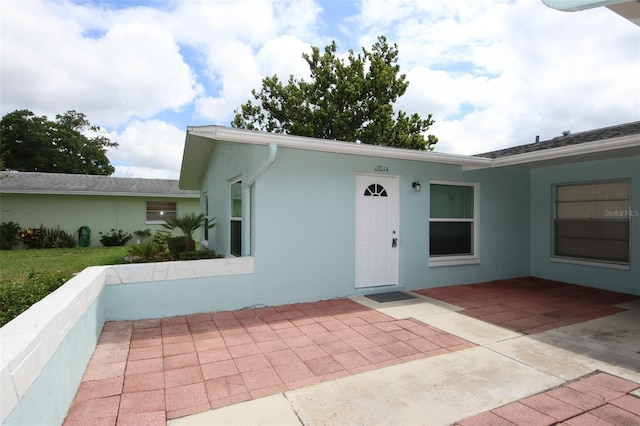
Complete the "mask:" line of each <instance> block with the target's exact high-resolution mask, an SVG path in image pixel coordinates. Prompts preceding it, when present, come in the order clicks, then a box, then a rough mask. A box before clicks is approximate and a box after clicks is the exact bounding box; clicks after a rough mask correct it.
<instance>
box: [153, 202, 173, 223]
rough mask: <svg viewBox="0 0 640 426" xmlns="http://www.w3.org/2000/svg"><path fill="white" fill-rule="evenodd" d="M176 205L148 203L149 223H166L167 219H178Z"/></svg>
mask: <svg viewBox="0 0 640 426" xmlns="http://www.w3.org/2000/svg"><path fill="white" fill-rule="evenodd" d="M176 216H177V210H176V203H171V202H160V201H147V222H148V223H149V222H150V223H164V221H165V220H166V219H167V218H170V217H176Z"/></svg>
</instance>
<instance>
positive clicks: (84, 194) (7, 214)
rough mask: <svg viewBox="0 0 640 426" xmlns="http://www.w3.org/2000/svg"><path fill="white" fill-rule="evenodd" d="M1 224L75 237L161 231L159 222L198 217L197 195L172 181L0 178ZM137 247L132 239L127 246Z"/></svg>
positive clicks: (95, 242)
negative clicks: (82, 231)
mask: <svg viewBox="0 0 640 426" xmlns="http://www.w3.org/2000/svg"><path fill="white" fill-rule="evenodd" d="M2 177H3V178H2V179H0V220H1V221H2V222H9V221H13V222H16V223H18V224H19V225H20V226H21V227H22V228H30V227H39V226H40V225H43V226H45V227H48V228H55V227H57V226H60V229H63V230H65V231H67V232H69V233H75V234H77V232H78V230H79V228H80V227H82V226H88V227H89V228H90V230H91V245H92V246H99V245H100V234H99V233H100V232H103V233H109V232H110V230H111V229H116V230H118V229H121V230H123V231H125V232H129V233H133V231H136V230H145V229H150V230H151V233H152V235H153V234H154V233H155V231H157V230H160V229H163V228H162V227H161V224H162V223H164V218H166V217H170V216H176V215H180V216H181V215H183V214H186V213H197V212H199V211H200V201H199V192H198V191H187V190H182V189H179V188H178V181H177V180H168V179H137V178H120V177H109V176H95V175H75V174H61V173H31V172H2ZM134 242H136V237H134V239H133V240H131V241H130V243H134Z"/></svg>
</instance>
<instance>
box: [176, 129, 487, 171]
mask: <svg viewBox="0 0 640 426" xmlns="http://www.w3.org/2000/svg"><path fill="white" fill-rule="evenodd" d="M187 133H188V134H190V135H193V136H200V137H203V138H208V139H213V140H220V141H226V142H237V143H247V144H253V145H269V144H270V143H276V144H277V145H278V147H282V148H292V149H303V150H309V151H319V152H330V153H333V154H349V155H362V156H368V157H380V158H390V159H391V158H392V159H398V160H413V161H422V162H429V163H444V164H453V165H460V166H470V167H478V168H487V167H491V164H492V160H491V159H490V158H484V157H474V156H469V155H460V154H444V153H438V152H433V151H416V150H411V149H400V148H392V147H387V146H378V145H368V144H357V143H353V142H342V141H332V140H325V139H317V138H309V137H303V136H293V135H283V134H277V133H265V132H257V131H251V130H243V129H230V128H227V127H221V126H198V127H189V128H188V129H187Z"/></svg>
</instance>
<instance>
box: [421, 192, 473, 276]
mask: <svg viewBox="0 0 640 426" xmlns="http://www.w3.org/2000/svg"><path fill="white" fill-rule="evenodd" d="M432 184H433V185H453V186H472V187H473V219H460V220H456V222H472V223H473V254H471V255H457V256H431V254H429V267H432V268H433V267H440V266H458V265H477V264H479V263H480V262H481V260H480V254H479V253H478V228H479V226H478V222H479V216H480V213H479V208H478V206H479V205H480V204H479V199H480V195H479V194H480V191H479V188H480V184H479V183H478V182H456V181H448V180H431V181H429V205H431V185H432ZM431 222H450V220H447V219H441V218H435V219H431V210H429V223H431ZM429 238H431V236H429Z"/></svg>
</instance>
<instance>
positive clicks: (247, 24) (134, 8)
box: [0, 0, 640, 178]
mask: <svg viewBox="0 0 640 426" xmlns="http://www.w3.org/2000/svg"><path fill="white" fill-rule="evenodd" d="M379 35H384V36H386V37H387V39H388V40H389V41H390V42H391V43H396V44H397V45H398V49H399V52H400V66H401V71H402V72H404V73H406V74H407V76H408V80H409V83H410V85H409V89H408V90H407V93H406V94H405V96H403V97H402V98H400V100H399V104H398V108H400V109H403V110H405V111H406V112H408V113H414V112H417V113H419V114H421V115H422V116H426V115H427V114H429V113H431V114H433V117H434V119H435V121H436V124H435V125H433V126H432V127H431V128H430V129H429V132H428V133H430V134H435V135H436V136H438V138H439V139H440V142H439V143H438V145H437V147H436V150H437V151H439V152H449V153H461V154H475V153H479V152H485V151H489V150H493V149H498V148H503V147H508V146H513V145H520V144H524V143H530V142H533V141H534V140H535V137H536V135H539V136H540V137H541V139H542V140H544V139H549V138H552V137H554V136H558V135H560V134H561V133H562V131H565V130H571V131H572V132H578V131H585V130H590V129H595V128H599V127H605V126H609V125H615V124H620V123H624V122H629V121H635V120H639V119H640V83H638V81H639V78H638V76H639V75H640V27H638V26H636V25H634V24H632V23H631V22H629V21H627V20H625V19H624V18H622V17H620V16H618V15H616V14H615V13H613V12H611V11H609V10H608V9H605V8H598V9H592V10H587V11H582V12H576V13H563V12H558V11H555V10H552V9H549V8H547V7H546V6H544V5H543V4H542V2H541V1H540V0H510V1H507V0H455V1H454V0H146V1H134V0H131V1H129V0H94V1H90V0H76V1H65V0H51V1H49V0H2V4H1V5H0V40H1V43H2V44H1V49H0V50H1V53H0V55H1V57H0V78H1V81H0V83H1V86H0V87H1V88H0V90H1V91H0V94H1V98H0V108H1V111H0V113H2V115H4V114H6V113H8V112H11V111H14V110H16V109H29V110H31V111H33V112H34V113H36V114H37V115H46V116H48V117H49V118H51V119H52V118H53V117H54V116H55V114H57V113H63V112H65V111H68V110H72V109H74V110H76V111H79V112H82V113H84V114H86V115H87V117H88V119H89V121H91V123H93V124H96V125H99V126H101V127H102V128H103V129H104V130H105V131H106V132H107V133H108V136H109V137H110V139H111V140H113V141H116V142H118V143H119V144H120V146H119V148H118V149H115V150H112V151H110V152H109V153H108V156H109V159H110V161H111V163H112V164H113V165H114V166H115V167H116V173H115V175H116V176H129V177H148V178H177V177H178V176H179V173H180V163H181V160H182V149H183V144H184V139H185V131H186V127H187V126H190V125H205V124H219V125H224V126H229V123H230V122H231V119H232V117H233V110H234V109H236V108H238V107H239V106H240V105H241V104H242V103H245V102H246V101H247V100H248V99H250V97H251V95H250V92H251V89H254V88H259V87H260V83H261V80H262V78H263V77H265V76H270V75H273V74H278V75H279V76H281V77H283V78H285V79H286V77H288V76H289V75H290V74H294V75H295V76H297V77H305V75H307V73H308V69H307V67H306V64H305V62H304V60H303V59H302V57H301V55H302V53H303V52H307V51H309V50H310V46H312V45H313V46H320V47H324V46H326V45H327V44H330V43H331V41H332V40H335V41H336V43H337V45H338V50H339V51H340V52H346V51H348V50H349V49H352V50H355V51H359V50H360V49H361V48H362V47H363V46H364V47H367V48H368V49H370V47H371V45H372V44H373V43H374V42H375V40H376V38H377V37H378V36H379Z"/></svg>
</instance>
